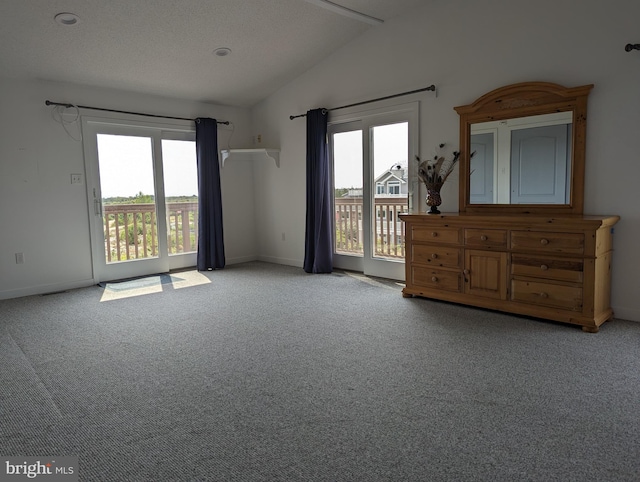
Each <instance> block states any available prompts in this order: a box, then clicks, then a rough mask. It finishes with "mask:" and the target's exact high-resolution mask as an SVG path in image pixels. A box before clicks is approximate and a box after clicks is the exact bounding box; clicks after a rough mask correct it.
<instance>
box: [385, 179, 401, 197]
mask: <svg viewBox="0 0 640 482" xmlns="http://www.w3.org/2000/svg"><path fill="white" fill-rule="evenodd" d="M387 188H388V190H389V194H400V181H389V182H388V183H387Z"/></svg>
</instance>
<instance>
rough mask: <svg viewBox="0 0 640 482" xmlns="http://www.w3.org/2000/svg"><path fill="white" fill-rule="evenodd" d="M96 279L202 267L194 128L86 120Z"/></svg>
mask: <svg viewBox="0 0 640 482" xmlns="http://www.w3.org/2000/svg"><path fill="white" fill-rule="evenodd" d="M83 137H84V144H85V161H86V169H87V187H88V193H89V199H90V201H91V202H92V208H93V209H92V216H91V230H92V247H93V248H92V256H93V268H94V278H95V279H96V280H97V281H106V280H113V279H123V278H129V277H134V276H142V275H146V274H153V273H162V272H167V271H169V270H170V269H175V268H180V267H186V266H194V265H195V257H196V250H197V233H198V229H197V228H198V227H197V221H198V212H197V210H198V192H197V172H196V153H195V140H194V139H195V134H194V133H193V132H192V131H191V128H190V127H187V126H185V127H180V126H174V127H170V126H166V125H149V124H145V125H141V124H131V125H122V124H119V125H116V124H114V123H112V122H107V121H104V120H91V119H87V120H85V121H83Z"/></svg>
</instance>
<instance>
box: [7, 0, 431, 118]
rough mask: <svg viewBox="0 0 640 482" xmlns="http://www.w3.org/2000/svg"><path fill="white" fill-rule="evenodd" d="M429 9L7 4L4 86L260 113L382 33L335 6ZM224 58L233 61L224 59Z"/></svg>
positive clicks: (110, 1)
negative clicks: (335, 55)
mask: <svg viewBox="0 0 640 482" xmlns="http://www.w3.org/2000/svg"><path fill="white" fill-rule="evenodd" d="M424 1H425V0H335V2H334V4H331V2H328V3H327V2H324V3H327V5H324V6H323V5H321V4H322V3H323V1H322V0H320V1H319V0H9V1H3V2H0V18H1V19H2V23H3V25H2V28H0V76H4V77H13V78H30V79H43V80H53V81H63V82H72V83H76V84H83V85H90V86H98V87H110V88H116V89H123V90H128V91H133V92H144V93H149V94H157V95H163V96H168V97H176V98H183V99H190V100H197V101H204V102H213V103H218V104H226V105H236V106H251V105H253V104H255V103H256V102H259V101H260V100H262V99H264V98H265V97H267V96H269V95H270V94H272V93H273V92H275V91H276V90H278V89H279V88H280V87H282V86H284V85H286V84H287V83H288V82H290V81H291V80H293V79H294V78H296V77H297V76H299V75H300V74H302V73H303V72H305V71H306V70H308V69H309V68H311V67H312V66H313V65H315V64H316V63H318V62H319V61H320V60H322V59H323V58H325V57H327V56H328V55H329V54H331V52H333V51H335V50H336V49H338V48H339V47H340V46H342V45H344V44H345V43H347V42H349V41H351V40H352V39H354V38H356V37H357V36H359V35H361V34H363V33H364V32H365V31H366V30H367V29H374V28H380V26H379V25H378V26H376V25H372V24H371V23H367V22H365V21H362V20H360V19H357V18H353V17H352V16H347V15H344V14H343V13H344V12H343V13H340V12H339V11H337V10H339V9H337V8H332V7H335V4H340V6H342V7H346V8H348V9H351V10H355V11H357V12H361V13H363V14H366V15H368V16H371V17H374V18H378V19H381V20H389V19H391V18H393V17H395V16H398V15H401V14H404V13H407V12H409V11H410V10H411V9H414V8H417V7H418V6H419V5H421V4H424ZM327 6H328V7H330V8H325V7H327ZM60 12H71V13H74V14H76V15H77V16H78V17H79V19H80V20H79V22H78V23H77V24H75V25H73V26H63V25H60V24H58V23H57V22H55V21H54V16H55V15H56V14H58V13H60ZM347 13H348V12H347ZM218 48H229V49H231V54H230V55H227V56H224V57H221V56H218V55H216V54H215V53H214V51H215V50H216V49H218Z"/></svg>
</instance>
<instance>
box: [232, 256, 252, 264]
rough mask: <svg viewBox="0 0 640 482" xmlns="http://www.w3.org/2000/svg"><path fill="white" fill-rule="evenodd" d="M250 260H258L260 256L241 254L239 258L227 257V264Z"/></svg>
mask: <svg viewBox="0 0 640 482" xmlns="http://www.w3.org/2000/svg"><path fill="white" fill-rule="evenodd" d="M250 261H258V256H239V257H237V258H227V259H226V260H225V264H240V263H248V262H250Z"/></svg>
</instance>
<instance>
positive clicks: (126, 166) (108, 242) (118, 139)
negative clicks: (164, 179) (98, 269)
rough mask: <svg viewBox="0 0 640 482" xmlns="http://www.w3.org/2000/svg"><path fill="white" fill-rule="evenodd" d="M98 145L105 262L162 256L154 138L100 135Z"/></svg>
mask: <svg viewBox="0 0 640 482" xmlns="http://www.w3.org/2000/svg"><path fill="white" fill-rule="evenodd" d="M97 143H98V163H99V170H100V194H101V199H100V201H101V204H102V227H103V229H104V231H103V233H104V257H105V262H106V263H107V264H112V263H121V262H125V261H131V260H137V259H142V258H156V257H158V226H157V210H156V204H155V199H156V195H155V187H154V169H153V154H152V150H153V149H152V146H153V139H151V138H150V137H133V136H123V135H110V134H98V135H97Z"/></svg>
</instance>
